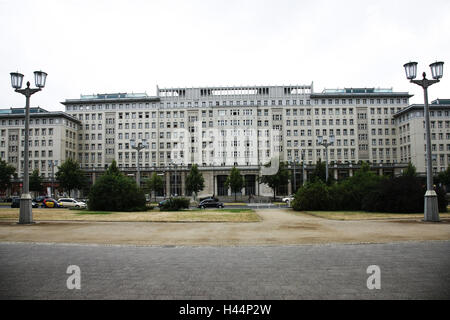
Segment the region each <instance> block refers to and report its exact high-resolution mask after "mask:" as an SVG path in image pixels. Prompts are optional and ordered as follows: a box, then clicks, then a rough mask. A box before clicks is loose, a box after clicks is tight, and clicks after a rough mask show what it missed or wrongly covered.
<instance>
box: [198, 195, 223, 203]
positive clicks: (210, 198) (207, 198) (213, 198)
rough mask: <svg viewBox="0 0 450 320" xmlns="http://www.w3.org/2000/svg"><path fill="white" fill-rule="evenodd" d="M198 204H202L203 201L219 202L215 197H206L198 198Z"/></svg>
mask: <svg viewBox="0 0 450 320" xmlns="http://www.w3.org/2000/svg"><path fill="white" fill-rule="evenodd" d="M198 200H199V201H200V202H202V201H203V200H214V201H217V202H218V201H219V199H217V198H216V197H213V196H208V197H204V198H200V199H198Z"/></svg>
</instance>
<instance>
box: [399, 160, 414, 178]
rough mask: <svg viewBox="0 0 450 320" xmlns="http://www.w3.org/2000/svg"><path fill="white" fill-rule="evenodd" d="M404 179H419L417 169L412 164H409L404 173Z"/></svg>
mask: <svg viewBox="0 0 450 320" xmlns="http://www.w3.org/2000/svg"><path fill="white" fill-rule="evenodd" d="M402 176H403V177H417V170H416V167H415V166H414V165H413V164H412V163H411V161H410V162H408V166H407V167H406V169H405V170H403V172H402Z"/></svg>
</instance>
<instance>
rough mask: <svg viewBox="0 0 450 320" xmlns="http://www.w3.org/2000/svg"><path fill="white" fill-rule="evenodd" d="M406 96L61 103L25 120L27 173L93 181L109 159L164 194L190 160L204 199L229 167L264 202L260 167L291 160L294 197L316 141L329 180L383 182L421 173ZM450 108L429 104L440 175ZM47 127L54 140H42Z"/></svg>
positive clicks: (256, 95) (16, 155)
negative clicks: (76, 174) (361, 174)
mask: <svg viewBox="0 0 450 320" xmlns="http://www.w3.org/2000/svg"><path fill="white" fill-rule="evenodd" d="M410 98H411V95H410V94H409V93H407V92H395V91H393V90H392V89H377V88H345V89H326V90H324V91H322V92H320V93H316V92H314V90H313V84H310V85H294V86H245V87H201V88H170V89H169V88H164V89H163V88H157V92H156V95H155V96H149V95H147V94H146V93H132V94H127V93H117V94H97V95H81V96H80V98H79V99H66V100H65V101H64V102H62V104H63V105H64V106H65V109H66V110H65V112H45V110H44V111H43V110H42V109H41V110H40V111H39V110H38V111H35V112H33V113H32V117H31V119H32V121H31V124H30V125H31V128H32V129H31V130H30V132H31V133H32V134H34V135H31V138H30V140H31V141H30V147H31V149H30V165H31V167H30V169H34V168H39V169H40V170H41V172H42V173H43V174H44V176H48V175H49V174H50V173H49V167H48V163H49V160H58V161H60V162H62V161H64V160H65V159H67V158H68V157H72V158H74V159H76V160H77V161H78V162H79V163H80V165H81V166H82V168H83V169H84V170H85V172H86V174H87V175H88V177H89V179H90V181H91V183H93V182H94V181H95V179H96V178H97V177H98V176H99V175H101V174H102V173H103V172H104V171H105V169H106V167H107V166H108V165H109V164H111V162H112V161H113V160H116V162H117V164H118V166H119V168H120V169H121V170H122V171H123V172H124V173H125V174H128V175H130V176H136V174H137V166H138V164H139V167H140V169H141V170H140V171H141V183H144V181H145V178H148V177H150V175H151V174H153V173H154V172H156V173H157V174H159V175H161V176H162V177H163V178H164V181H165V185H166V188H165V191H164V193H163V194H162V195H169V194H178V195H182V194H185V178H186V175H187V173H188V171H189V169H190V166H191V165H192V164H194V163H196V164H198V165H199V168H200V170H201V171H202V173H203V175H204V177H205V190H204V191H203V194H205V195H207V194H209V195H211V194H214V195H219V196H226V195H230V190H228V189H226V188H225V187H224V183H225V180H226V177H227V176H228V174H229V172H230V170H231V168H232V167H233V166H236V167H237V168H239V169H240V171H241V174H242V175H243V176H244V178H245V188H244V189H243V194H244V195H249V194H252V195H261V196H269V195H272V190H271V189H270V188H268V187H267V186H265V185H261V184H259V183H258V176H259V175H261V170H265V169H264V165H265V164H267V163H269V162H271V161H272V163H274V162H277V161H278V159H279V160H281V161H286V162H288V163H289V168H290V170H291V171H292V174H293V175H294V172H295V179H291V180H292V181H291V183H289V185H287V186H285V188H283V190H281V193H284V194H287V193H291V192H293V189H294V186H293V183H294V181H295V187H299V186H300V185H301V184H302V183H303V181H305V180H306V179H307V177H308V175H309V174H310V173H311V172H312V170H314V166H315V164H316V163H317V162H318V161H324V160H325V148H324V147H323V146H321V145H319V144H318V143H317V138H318V137H319V136H321V137H323V138H324V139H328V140H329V139H330V136H334V144H333V145H331V146H329V147H328V162H329V169H330V175H331V176H333V177H334V178H335V179H342V178H345V177H348V176H351V175H352V174H353V173H354V171H355V170H357V169H358V168H359V166H360V163H361V162H362V161H366V162H369V163H370V165H371V167H372V170H374V171H376V172H377V173H379V174H388V175H397V174H400V173H401V171H402V169H403V168H405V167H406V165H407V163H408V162H409V161H411V162H412V163H413V164H414V165H415V166H416V167H417V171H418V172H419V173H423V174H424V173H425V171H426V170H425V162H424V161H425V159H424V154H425V151H424V149H423V146H424V140H423V135H424V134H423V106H420V105H411V106H410V105H409V99H410ZM448 108H449V104H448V101H447V100H442V99H441V100H436V101H433V103H432V108H431V110H432V114H431V116H432V130H433V133H432V134H433V138H432V139H433V141H436V143H435V144H433V153H434V154H436V159H435V161H436V166H435V171H440V170H443V169H445V168H446V167H447V166H448V165H449V157H450V145H449V143H450V132H449V117H448V112H449V109H448ZM21 110H22V113H20V112H19V111H14V110H13V109H10V110H9V111H8V109H7V110H6V111H4V112H3V113H0V121H1V123H2V129H1V134H2V136H1V139H2V140H1V141H2V142H1V143H2V145H1V146H0V157H1V158H2V159H5V160H7V161H8V162H10V163H12V164H13V165H15V166H16V168H18V171H19V172H21V171H20V170H21V168H22V169H23V160H22V162H20V161H21V160H20V158H21V156H22V154H21V153H20V151H21V146H23V141H22V140H21V139H23V133H24V132H23V109H21ZM421 110H422V111H421ZM420 112H422V113H420ZM420 115H421V116H422V118H421V117H420ZM44 119H46V120H45V123H44ZM50 119H52V122H51V123H50ZM433 123H434V124H433ZM50 125H51V126H50ZM21 126H22V127H21ZM43 129H44V131H43ZM50 129H52V131H51V132H52V139H50V138H48V139H44V137H46V138H47V137H48V136H49V135H50V134H49V130H50ZM49 140H52V142H51V143H52V146H51V147H52V148H49V147H50V146H49V143H50V141H49ZM132 140H134V141H135V142H137V143H138V142H148V148H146V149H143V150H141V151H140V152H137V151H136V150H135V149H133V148H132ZM16 141H17V142H16ZM18 141H22V142H21V143H19V142H18ZM50 151H51V153H49V152H50ZM22 153H23V151H22ZM274 160H276V161H274Z"/></svg>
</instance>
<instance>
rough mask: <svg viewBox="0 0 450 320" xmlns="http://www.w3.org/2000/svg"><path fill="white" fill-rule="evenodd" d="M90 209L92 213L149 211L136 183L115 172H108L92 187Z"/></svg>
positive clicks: (89, 201)
mask: <svg viewBox="0 0 450 320" xmlns="http://www.w3.org/2000/svg"><path fill="white" fill-rule="evenodd" d="M88 208H89V210H92V211H146V210H147V207H146V201H145V195H144V193H143V192H142V190H140V189H139V188H138V187H137V185H136V183H135V181H133V180H132V179H131V178H129V177H126V176H124V175H123V174H121V173H114V172H106V173H105V174H104V175H103V176H101V177H100V178H99V179H98V180H97V181H96V183H95V184H94V185H93V186H92V188H91V192H90V193H89V200H88Z"/></svg>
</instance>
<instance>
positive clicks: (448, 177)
mask: <svg viewBox="0 0 450 320" xmlns="http://www.w3.org/2000/svg"><path fill="white" fill-rule="evenodd" d="M438 179H439V182H440V183H442V186H443V187H444V191H447V186H450V166H448V167H447V170H445V171H441V172H439V175H438Z"/></svg>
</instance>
